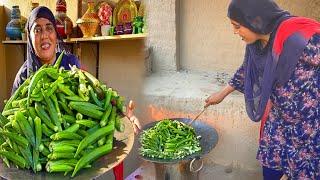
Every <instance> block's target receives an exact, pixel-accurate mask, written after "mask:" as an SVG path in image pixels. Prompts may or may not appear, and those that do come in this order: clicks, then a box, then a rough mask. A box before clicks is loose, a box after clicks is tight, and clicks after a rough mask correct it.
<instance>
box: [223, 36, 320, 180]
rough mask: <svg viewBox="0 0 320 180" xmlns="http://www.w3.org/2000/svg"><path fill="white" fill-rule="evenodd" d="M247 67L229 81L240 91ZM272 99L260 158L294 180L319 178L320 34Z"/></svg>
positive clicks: (309, 45) (259, 153)
mask: <svg viewBox="0 0 320 180" xmlns="http://www.w3.org/2000/svg"><path fill="white" fill-rule="evenodd" d="M245 68H246V67H245V65H242V66H241V67H240V68H239V69H238V70H237V72H236V73H235V75H234V76H233V78H232V79H231V80H230V81H229V84H230V85H231V86H232V87H234V88H235V89H236V90H238V91H240V92H244V70H245ZM270 99H271V102H272V104H273V106H272V108H271V110H270V113H269V118H268V119H267V121H266V123H265V125H264V128H263V134H262V137H261V139H260V143H259V149H258V153H257V159H258V160H259V161H260V163H261V165H263V166H266V167H268V168H272V169H276V170H281V171H284V173H285V174H287V175H288V176H289V177H291V178H292V179H316V180H320V34H315V35H314V36H312V38H311V39H310V40H309V42H308V44H307V46H306V47H305V49H304V52H303V54H302V56H301V57H300V59H299V61H298V64H297V66H296V68H295V71H294V72H293V74H292V75H291V78H290V80H289V81H288V82H287V83H286V84H285V85H283V86H277V87H275V88H273V90H272V94H271V97H270Z"/></svg>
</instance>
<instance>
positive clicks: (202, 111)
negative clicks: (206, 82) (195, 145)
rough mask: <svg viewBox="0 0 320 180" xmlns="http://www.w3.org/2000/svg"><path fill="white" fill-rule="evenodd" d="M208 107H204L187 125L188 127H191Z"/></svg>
mask: <svg viewBox="0 0 320 180" xmlns="http://www.w3.org/2000/svg"><path fill="white" fill-rule="evenodd" d="M208 107H209V106H206V107H204V108H203V109H202V111H201V112H200V113H199V114H198V115H197V116H196V117H195V118H194V119H193V120H192V121H191V122H190V123H189V125H191V124H192V123H193V121H195V120H197V119H198V117H199V116H200V115H201V114H202V113H203V112H204V111H205V110H206V109H207V108H208Z"/></svg>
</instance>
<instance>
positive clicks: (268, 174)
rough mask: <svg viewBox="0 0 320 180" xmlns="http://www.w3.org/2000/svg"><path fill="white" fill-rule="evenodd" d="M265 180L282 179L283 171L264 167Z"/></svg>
mask: <svg viewBox="0 0 320 180" xmlns="http://www.w3.org/2000/svg"><path fill="white" fill-rule="evenodd" d="M262 172H263V180H280V179H281V177H282V176H283V172H282V171H278V170H274V169H270V168H267V167H262Z"/></svg>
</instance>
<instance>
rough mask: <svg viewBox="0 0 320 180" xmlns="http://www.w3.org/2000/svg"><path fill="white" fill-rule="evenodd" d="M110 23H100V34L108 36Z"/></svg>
mask: <svg viewBox="0 0 320 180" xmlns="http://www.w3.org/2000/svg"><path fill="white" fill-rule="evenodd" d="M110 28H111V25H101V35H102V36H109V31H110Z"/></svg>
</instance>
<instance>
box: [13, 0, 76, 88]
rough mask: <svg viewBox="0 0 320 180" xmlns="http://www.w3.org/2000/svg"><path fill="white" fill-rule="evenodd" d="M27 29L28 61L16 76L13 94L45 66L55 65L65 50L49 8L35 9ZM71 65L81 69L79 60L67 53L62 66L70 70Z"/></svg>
mask: <svg viewBox="0 0 320 180" xmlns="http://www.w3.org/2000/svg"><path fill="white" fill-rule="evenodd" d="M26 28H27V32H28V38H27V40H28V43H27V59H26V61H25V62H24V64H23V65H22V66H21V68H20V70H19V71H18V73H17V75H16V78H15V80H14V83H13V87H12V93H13V92H15V90H16V89H17V88H18V87H19V86H20V85H21V84H22V83H23V82H24V80H25V79H27V78H28V77H29V76H30V75H31V74H32V73H33V72H35V71H37V70H38V69H39V68H40V67H41V66H42V65H43V64H54V62H55V61H56V58H57V57H59V55H60V53H61V52H62V50H64V49H65V47H64V43H63V41H62V38H61V37H60V36H59V34H58V33H57V29H56V21H55V18H54V16H53V14H52V12H51V10H50V9H48V8H47V7H44V6H40V7H37V8H35V9H34V10H33V11H32V12H31V14H30V16H29V18H28V22H27V25H26ZM70 65H71V66H72V65H76V66H77V67H78V68H79V67H80V64H79V61H78V59H77V58H76V57H75V56H74V55H72V54H69V53H67V54H65V55H64V56H63V59H62V61H61V65H60V66H61V67H64V68H65V69H70Z"/></svg>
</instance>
